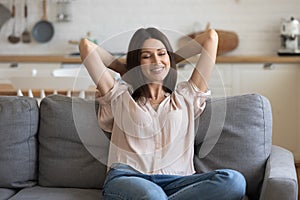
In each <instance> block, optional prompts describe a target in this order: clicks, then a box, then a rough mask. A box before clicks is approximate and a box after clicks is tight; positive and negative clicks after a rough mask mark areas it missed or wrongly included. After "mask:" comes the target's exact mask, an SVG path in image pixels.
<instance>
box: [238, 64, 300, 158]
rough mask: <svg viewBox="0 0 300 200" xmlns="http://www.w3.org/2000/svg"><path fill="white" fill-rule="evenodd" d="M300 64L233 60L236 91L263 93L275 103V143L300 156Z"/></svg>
mask: <svg viewBox="0 0 300 200" xmlns="http://www.w3.org/2000/svg"><path fill="white" fill-rule="evenodd" d="M299 70H300V64H273V65H271V67H267V68H265V67H264V64H262V63H261V64H233V65H232V72H233V82H232V83H233V84H232V94H234V95H237V94H245V93H259V94H262V95H264V96H266V97H267V98H268V99H269V100H270V103H271V105H272V112H273V144H277V145H279V146H282V147H285V148H287V149H289V150H290V151H292V152H293V153H294V155H295V158H296V160H300V149H299V146H300V141H299V138H300V136H299V135H300V131H299V130H300V123H299V122H300V120H299V117H300V102H299V97H300V96H299V95H300V89H299V86H300V80H299V75H300V74H299Z"/></svg>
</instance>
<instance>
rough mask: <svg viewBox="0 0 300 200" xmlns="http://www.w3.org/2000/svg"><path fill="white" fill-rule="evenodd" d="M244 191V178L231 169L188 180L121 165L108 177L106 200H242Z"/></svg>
mask: <svg viewBox="0 0 300 200" xmlns="http://www.w3.org/2000/svg"><path fill="white" fill-rule="evenodd" d="M245 190H246V181H245V178H244V177H243V175H242V174H241V173H239V172H237V171H234V170H230V169H223V170H215V171H212V172H208V173H203V174H193V175H189V176H178V175H161V174H154V175H147V174H143V173H140V172H138V171H136V170H135V169H133V168H131V167H130V166H128V165H124V164H118V165H117V166H114V167H113V168H112V169H110V171H109V172H108V174H107V177H106V180H105V183H104V189H103V199H104V200H106V199H109V200H116V199H119V200H120V199H124V200H125V199H126V200H134V199H139V200H140V199H147V200H153V199H155V200H163V199H172V200H191V199H193V200H197V199H199V200H206V199H210V200H212V199H213V200H218V199H222V200H227V199H228V200H241V199H242V198H243V197H244V195H245Z"/></svg>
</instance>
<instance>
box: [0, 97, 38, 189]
mask: <svg viewBox="0 0 300 200" xmlns="http://www.w3.org/2000/svg"><path fill="white" fill-rule="evenodd" d="M38 122H39V109H38V105H37V101H36V100H35V99H33V98H29V97H16V96H7V97H6V96H0V152H1V153H0V187H1V188H12V189H13V188H16V189H17V188H23V187H30V186H32V185H34V184H36V179H37V130H38Z"/></svg>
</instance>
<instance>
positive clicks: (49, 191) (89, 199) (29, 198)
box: [9, 186, 102, 200]
mask: <svg viewBox="0 0 300 200" xmlns="http://www.w3.org/2000/svg"><path fill="white" fill-rule="evenodd" d="M101 193H102V192H101V190H96V189H78V188H47V187H40V186H35V187H32V188H26V189H24V190H21V191H20V192H19V193H18V194H16V195H15V196H14V197H12V198H11V199H9V200H38V199H43V200H101V199H102V194H101Z"/></svg>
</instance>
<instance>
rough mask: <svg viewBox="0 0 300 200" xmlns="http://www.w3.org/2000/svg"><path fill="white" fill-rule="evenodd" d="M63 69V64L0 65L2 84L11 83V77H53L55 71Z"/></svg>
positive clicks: (16, 63)
mask: <svg viewBox="0 0 300 200" xmlns="http://www.w3.org/2000/svg"><path fill="white" fill-rule="evenodd" d="M60 67H61V63H19V62H3V63H0V83H10V78H11V77H20V76H24V77H28V76H29V77H30V76H51V74H52V71H53V70H54V69H58V68H60Z"/></svg>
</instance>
